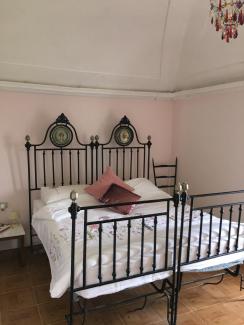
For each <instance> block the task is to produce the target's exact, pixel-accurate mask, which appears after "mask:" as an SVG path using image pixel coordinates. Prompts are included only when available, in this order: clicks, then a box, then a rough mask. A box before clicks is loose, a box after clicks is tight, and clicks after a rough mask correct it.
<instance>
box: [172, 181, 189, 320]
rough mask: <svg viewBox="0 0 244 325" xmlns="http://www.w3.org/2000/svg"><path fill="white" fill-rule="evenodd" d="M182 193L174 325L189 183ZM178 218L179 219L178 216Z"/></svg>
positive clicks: (180, 279)
mask: <svg viewBox="0 0 244 325" xmlns="http://www.w3.org/2000/svg"><path fill="white" fill-rule="evenodd" d="M181 187H182V193H181V197H180V200H181V216H180V237H179V250H178V260H177V270H176V281H175V284H176V287H175V300H174V323H173V324H174V325H175V324H176V323H177V309H178V298H179V292H180V288H181V281H182V274H181V256H182V241H183V231H184V217H185V206H186V201H187V199H188V190H189V185H188V184H187V183H182V184H181ZM176 217H178V216H177V215H176ZM177 237H178V235H176V238H177Z"/></svg>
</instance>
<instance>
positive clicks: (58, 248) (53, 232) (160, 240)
mask: <svg viewBox="0 0 244 325" xmlns="http://www.w3.org/2000/svg"><path fill="white" fill-rule="evenodd" d="M128 183H129V184H130V185H131V186H132V187H134V188H135V193H137V194H139V195H141V197H142V199H143V200H150V199H159V198H167V197H168V195H167V194H166V193H165V192H162V191H161V190H159V189H158V188H156V187H155V186H154V185H153V184H152V183H151V182H150V181H148V180H145V179H135V180H131V181H128ZM78 204H79V205H81V206H82V205H83V206H85V205H94V204H96V201H95V199H93V198H92V197H91V196H89V195H88V194H84V195H81V196H80V198H79V199H78ZM69 205H70V200H62V201H59V202H56V203H52V204H48V205H43V204H41V202H36V203H35V213H34V215H33V221H32V224H33V227H34V228H35V230H36V232H37V234H38V236H39V238H40V240H41V241H42V243H43V245H44V248H45V250H46V252H47V255H48V258H49V261H50V266H51V272H52V280H51V285H50V293H51V296H52V297H55V298H57V297H60V296H62V295H63V294H64V292H65V291H66V290H67V289H68V287H69V282H70V241H71V219H70V215H69V213H68V210H67V209H68V207H69ZM165 211H166V203H162V202H160V203H153V204H152V203H150V204H142V205H137V206H136V207H135V209H134V211H133V212H132V215H142V214H147V213H160V212H165ZM188 214H189V207H187V208H186V216H185V227H184V238H183V252H182V253H183V254H182V261H184V260H185V259H186V246H187V235H188V220H189V219H188ZM179 215H180V214H179ZM82 216H83V215H82V212H80V213H79V215H78V218H77V228H76V262H75V270H76V272H75V286H76V287H78V286H82V274H83V272H82V270H83V266H82V252H83V249H82V246H83V223H82ZM121 217H123V216H122V215H120V214H118V213H115V212H113V211H111V210H108V209H97V210H92V211H90V212H89V214H88V220H89V221H95V220H104V219H108V218H110V219H114V218H121ZM178 219H180V216H179V217H178ZM178 224H179V222H178ZM199 224H200V214H199V212H198V211H196V212H195V213H194V215H193V224H192V245H191V256H190V260H195V258H196V254H197V249H198V239H199V238H198V236H199ZM131 225H132V228H131V250H130V271H131V273H130V275H133V274H138V273H139V268H140V249H141V219H138V220H135V221H132V222H131ZM146 225H147V227H146V228H145V243H144V260H143V261H144V272H147V271H151V270H152V264H153V219H152V218H148V219H146ZM157 227H158V230H157V249H156V266H157V267H156V269H161V268H163V267H164V263H165V255H164V254H165V241H166V240H165V227H166V217H165V216H160V217H158V226H157ZM173 228H174V207H173V206H172V207H171V211H170V224H169V229H170V234H169V250H168V252H169V253H168V265H172V258H173V252H172V247H173V233H174V229H173ZM212 229H213V230H212V254H213V255H214V254H215V252H216V248H217V242H218V229H219V219H218V218H215V217H213V227H212ZM228 229H229V222H228V221H226V220H223V230H222V240H221V247H220V253H223V252H225V250H226V245H227V239H228V238H227V234H228V233H227V232H228ZM236 229H237V225H236V223H232V233H231V235H232V236H231V241H230V248H231V250H232V249H234V245H235V238H236ZM208 232H209V216H208V215H207V214H205V215H204V223H203V235H202V246H201V251H202V252H201V254H202V257H204V256H207V255H206V254H207V250H208ZM102 242H103V247H102V279H103V281H109V280H112V267H113V264H112V261H113V228H112V224H110V223H107V224H106V225H104V228H103V241H102ZM87 247H88V248H87V270H88V271H87V284H88V285H89V284H95V283H98V229H97V227H89V232H88V246H87ZM240 248H244V225H242V226H241V229H240V239H239V249H240ZM242 259H244V253H243V252H242V253H236V254H232V255H227V256H223V257H218V258H215V259H209V260H207V261H204V262H198V263H193V264H190V265H187V266H184V267H183V268H182V271H191V270H197V269H202V268H207V267H211V266H216V265H220V264H224V263H230V262H233V261H239V260H242ZM126 262H127V221H123V222H119V223H118V230H117V256H116V274H117V278H120V277H125V276H126ZM171 273H172V272H171V271H167V272H160V273H155V274H152V275H147V276H141V277H138V278H134V279H131V280H125V281H120V282H117V283H112V284H108V285H104V286H98V287H95V288H91V289H87V290H83V291H81V292H80V293H79V294H80V295H82V296H83V297H84V298H88V299H89V298H93V297H96V296H99V295H104V294H109V293H114V292H118V291H121V290H123V289H126V288H131V287H135V286H139V285H142V284H145V283H150V282H154V281H156V280H159V279H163V278H166V277H169V276H170V275H171Z"/></svg>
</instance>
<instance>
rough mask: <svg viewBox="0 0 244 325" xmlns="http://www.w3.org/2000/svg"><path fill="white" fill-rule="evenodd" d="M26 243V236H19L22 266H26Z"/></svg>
mask: <svg viewBox="0 0 244 325" xmlns="http://www.w3.org/2000/svg"><path fill="white" fill-rule="evenodd" d="M24 243H25V237H24V236H21V237H20V238H19V261H20V265H21V266H25V257H24Z"/></svg>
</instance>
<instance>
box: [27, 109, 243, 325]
mask: <svg viewBox="0 0 244 325" xmlns="http://www.w3.org/2000/svg"><path fill="white" fill-rule="evenodd" d="M58 127H61V129H62V127H64V129H66V128H68V129H69V131H68V133H69V135H67V134H66V136H65V137H64V136H63V135H62V136H61V140H60V139H56V140H58V141H56V142H55V138H54V136H53V137H52V132H54V131H53V130H56V129H55V128H58ZM123 129H125V130H127V131H128V129H129V130H130V131H129V133H130V136H131V137H132V140H131V138H130V137H129V140H128V134H127V135H126V137H125V138H126V139H123V136H122V138H121V139H120V140H118V139H117V141H115V140H116V139H115V136H117V137H118V136H120V135H121V133H119V132H118V131H117V130H120V131H121V130H122V131H123ZM61 131H62V130H61ZM63 131H64V130H63ZM61 133H62V132H61ZM73 134H74V135H75V136H74V137H73ZM48 135H49V136H50V139H51V142H52V145H51V144H50V141H49V139H48ZM67 138H68V140H67ZM73 138H74V139H73ZM73 140H75V141H76V144H74V143H73ZM90 140H91V141H90V143H88V144H83V143H82V142H80V140H79V138H78V135H77V132H76V130H75V128H74V127H73V125H72V124H71V123H70V122H69V120H68V119H67V117H65V116H64V114H62V115H60V116H59V117H58V118H57V120H56V121H55V122H54V123H52V124H51V125H50V126H49V127H48V129H47V131H46V133H45V137H44V140H43V141H42V142H41V143H40V144H37V145H33V144H31V143H30V137H29V136H27V137H26V144H25V146H26V149H27V161H28V193H29V212H30V234H31V247H33V236H35V234H34V232H33V229H32V227H31V220H32V203H31V202H32V194H33V191H38V190H40V185H39V184H43V185H44V186H48V185H49V184H50V185H51V186H57V185H58V184H60V185H65V184H75V183H78V184H80V183H81V182H85V183H93V182H94V180H97V179H98V177H99V175H100V174H101V173H102V172H103V171H104V168H105V166H107V165H110V166H112V167H113V169H114V170H115V171H116V172H117V174H118V175H120V176H121V177H122V178H123V179H131V178H134V177H147V178H149V177H150V161H151V151H150V150H151V145H152V143H151V137H150V136H148V139H147V142H141V141H140V140H139V138H138V134H137V131H136V129H135V127H134V126H133V125H132V124H131V123H130V121H129V120H128V118H127V117H124V118H123V119H121V121H120V122H119V123H118V124H117V125H116V126H115V127H114V128H113V130H112V133H111V136H110V139H109V141H108V142H106V143H100V142H99V137H98V136H95V137H91V139H90ZM123 140H125V142H123ZM59 141H60V142H59ZM46 142H48V144H47V143H46ZM135 142H136V144H135ZM38 153H39V156H38ZM40 154H41V155H40ZM82 154H83V155H82ZM65 155H67V159H66V163H65V158H64V156H65ZM48 156H49V157H48ZM38 157H39V158H38ZM48 158H49V163H48V162H47V159H48ZM38 161H39V162H40V161H41V165H40V164H38ZM57 164H59V168H57ZM65 164H66V165H67V164H68V169H67V170H66V169H65ZM48 166H49V168H48ZM153 167H155V164H154V163H153ZM161 167H162V166H161ZM163 167H165V166H163ZM170 167H173V168H175V179H176V171H177V161H176V163H175V164H174V165H173V164H172V165H171V166H170ZM47 169H48V170H49V175H47ZM67 171H68V172H67ZM57 174H58V175H59V177H58V176H57ZM154 176H155V174H154ZM74 180H75V181H74ZM175 184H176V183H174V185H175ZM187 191H188V186H187V184H183V186H182V187H181V186H180V187H178V188H177V189H176V191H175V193H174V196H173V197H172V198H167V199H157V200H145V201H138V202H136V203H135V202H126V203H117V204H110V205H104V204H102V205H96V206H86V207H82V206H79V205H78V204H77V201H76V199H77V194H76V193H75V192H72V193H71V199H72V204H71V206H70V208H69V212H70V215H71V219H72V233H71V278H70V312H69V315H67V316H66V320H67V323H68V324H73V320H74V317H75V316H76V315H83V323H84V322H85V319H86V314H87V312H88V311H90V310H91V308H88V307H87V305H86V301H84V305H81V303H80V301H78V306H79V309H78V310H77V309H76V308H75V304H76V302H77V299H76V294H77V293H78V292H80V291H81V290H86V289H90V288H94V287H101V286H104V285H107V284H110V283H117V282H121V281H124V280H129V279H135V278H138V277H143V276H147V275H151V274H161V273H162V272H165V271H169V272H170V274H171V277H167V278H166V279H164V280H162V281H161V285H160V286H158V285H156V284H155V283H153V282H152V283H151V285H152V288H153V291H152V292H150V293H148V294H146V295H142V296H137V297H135V299H138V298H142V297H144V299H145V301H144V305H145V304H146V300H147V298H148V297H149V296H151V295H154V294H160V295H161V296H162V297H165V298H166V300H167V303H168V312H167V319H168V322H169V324H171V325H174V324H176V323H177V306H178V297H179V294H180V289H181V286H182V285H184V284H185V283H184V282H182V275H183V273H184V272H185V271H184V267H185V266H187V265H194V264H197V262H201V261H204V260H207V259H215V258H217V257H221V256H224V255H231V254H236V253H240V252H243V251H244V247H242V246H241V245H240V244H239V241H240V238H241V237H243V236H242V235H243V234H242V233H241V232H240V231H241V229H242V224H241V221H242V206H243V204H244V202H242V201H240V200H239V201H237V202H235V201H234V202H231V203H228V202H227V203H226V202H225V203H222V204H212V205H203V206H200V207H199V208H196V207H195V200H196V199H201V198H204V199H205V198H208V197H216V196H219V195H224V196H226V195H229V194H234V195H237V194H243V193H244V190H243V191H234V192H225V193H210V194H203V195H192V196H191V197H189V196H188V194H187ZM188 200H190V212H189V221H188V220H187V223H188V228H187V229H188V233H187V245H186V246H185V247H184V248H183V239H184V236H186V234H185V232H184V227H185V219H186V206H187V202H188ZM158 202H160V203H162V205H163V204H164V205H165V206H166V209H162V211H161V212H160V213H157V214H156V213H151V214H144V215H139V216H138V215H135V216H130V217H123V218H120V219H118V218H117V219H109V220H99V221H90V220H89V213H90V212H91V211H92V210H94V209H104V208H109V207H114V206H122V205H128V204H134V205H140V204H144V205H147V204H152V203H158ZM236 206H238V208H239V210H238V211H239V213H238V220H237V233H236V238H235V245H234V246H233V244H232V241H233V240H232V239H233V238H232V224H233V220H232V219H233V215H234V212H233V211H234V207H236ZM172 207H173V214H174V227H173V244H172V243H171V251H172V260H171V263H168V255H169V240H170V238H169V237H170V229H169V223H170V213H172V211H171V210H170V209H172ZM227 207H229V209H230V210H229V230H228V240H227V245H226V252H225V253H221V252H220V249H219V245H220V241H221V231H222V228H223V220H224V209H225V208H227ZM215 209H219V212H220V213H219V220H220V222H219V241H218V244H217V248H218V249H217V250H216V251H215V252H214V251H213V249H212V220H213V216H214V214H216V210H215ZM204 210H208V212H209V214H208V218H209V233H208V234H209V236H208V245H209V251H208V256H207V257H206V256H202V255H201V253H202V252H201V242H202V240H203V221H204V219H205V218H207V217H206V215H204ZM170 211H171V212H170ZM195 211H199V217H200V228H199V236H198V250H197V254H196V256H195V258H192V257H191V258H190V252H191V231H192V225H193V213H194V212H195ZM78 213H82V214H83V219H84V223H83V227H84V229H83V249H82V255H83V273H82V280H83V281H82V285H81V286H78V287H76V286H75V255H76V254H77V251H76V241H75V231H76V220H77V216H78ZM162 216H163V217H164V218H165V220H166V227H165V246H164V251H163V255H164V265H163V266H161V267H158V265H157V259H156V253H157V242H158V240H159V238H158V220H159V218H160V217H162ZM178 216H179V217H178ZM148 218H151V219H152V220H153V227H152V234H153V240H152V245H153V256H152V266H151V269H150V270H149V271H148V270H145V269H144V265H143V261H144V235H145V229H146V220H147V219H148ZM134 220H140V224H141V239H140V245H141V256H140V267H139V270H138V273H136V274H135V273H133V274H131V269H130V267H131V265H130V263H131V261H130V251H131V249H130V248H131V246H130V245H131V242H132V234H131V227H132V222H133V221H134ZM121 222H126V223H127V262H126V273H125V275H124V276H122V277H119V276H117V274H116V253H117V230H118V229H119V225H120V223H121ZM108 223H110V224H111V225H112V227H113V245H112V256H113V259H112V265H113V271H112V274H111V279H110V280H104V279H103V276H102V250H103V228H104V227H106V225H107V224H108ZM93 225H96V226H97V227H98V233H99V240H98V253H97V254H98V255H97V258H98V274H97V278H98V280H97V282H95V283H93V284H90V283H88V282H87V274H88V272H89V269H88V267H87V229H88V227H89V226H93ZM185 252H186V254H185ZM235 262H236V264H237V267H236V270H234V271H233V270H232V269H229V267H228V265H224V266H222V268H223V269H224V270H225V272H224V273H222V274H221V276H223V274H226V273H228V274H231V275H233V276H239V275H240V276H241V287H242V275H241V273H240V266H239V265H240V260H238V261H235ZM237 262H238V263H237ZM129 300H131V299H129ZM118 303H119V304H121V303H128V300H126V301H123V302H121V301H120V302H118ZM113 305H114V304H113ZM144 305H143V307H144ZM102 307H104V306H97V307H96V308H93V309H92V310H94V309H99V308H102Z"/></svg>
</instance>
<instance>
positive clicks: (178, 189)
mask: <svg viewBox="0 0 244 325" xmlns="http://www.w3.org/2000/svg"><path fill="white" fill-rule="evenodd" d="M175 191H176V193H179V194H180V193H181V192H182V185H181V183H178V184H177V185H176V187H175Z"/></svg>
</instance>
